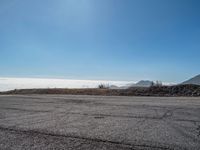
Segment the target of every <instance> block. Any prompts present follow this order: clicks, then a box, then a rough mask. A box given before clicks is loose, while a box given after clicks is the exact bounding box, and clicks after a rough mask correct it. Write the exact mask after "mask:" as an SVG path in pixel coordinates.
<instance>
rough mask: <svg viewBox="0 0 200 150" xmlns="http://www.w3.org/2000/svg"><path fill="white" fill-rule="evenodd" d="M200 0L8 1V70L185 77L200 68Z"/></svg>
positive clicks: (1, 34) (1, 54)
mask: <svg viewBox="0 0 200 150" xmlns="http://www.w3.org/2000/svg"><path fill="white" fill-rule="evenodd" d="M199 8H200V1H198V0H42V1H41V0H1V1H0V21H1V22H0V76H1V77H31V78H32V77H54V78H68V79H86V80H87V79H91V80H126V81H137V80H140V79H150V80H162V81H164V82H181V81H183V80H186V79H188V78H190V77H192V76H194V75H196V74H199V73H200V67H199V66H200V9H199Z"/></svg>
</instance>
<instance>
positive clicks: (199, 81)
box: [181, 74, 200, 85]
mask: <svg viewBox="0 0 200 150" xmlns="http://www.w3.org/2000/svg"><path fill="white" fill-rule="evenodd" d="M181 84H194V85H200V74H199V75H197V76H195V77H193V78H191V79H189V80H187V81H185V82H183V83H181Z"/></svg>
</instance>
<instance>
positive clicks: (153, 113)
mask: <svg viewBox="0 0 200 150" xmlns="http://www.w3.org/2000/svg"><path fill="white" fill-rule="evenodd" d="M0 149H9V150H10V149H11V150H12V149H13V150H16V149H17V150H21V149H43V150H47V149H69V150H70V149H80V150H94V149H99V150H102V149H103V150H104V149H109V150H121V149H122V150H125V149H127V150H128V149H156V150H157V149H161V150H162V149H177V150H178V149H188V150H191V149H192V150H195V149H196V150H199V149H200V98H158V97H157V98H153V97H101V96H70V95H68V96H64V95H59V96H57V95H32V96H0Z"/></svg>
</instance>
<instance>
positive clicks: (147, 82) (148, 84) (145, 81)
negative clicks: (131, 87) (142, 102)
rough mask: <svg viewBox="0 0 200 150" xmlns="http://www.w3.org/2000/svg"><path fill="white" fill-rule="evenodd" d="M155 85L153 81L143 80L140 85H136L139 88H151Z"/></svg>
mask: <svg viewBox="0 0 200 150" xmlns="http://www.w3.org/2000/svg"><path fill="white" fill-rule="evenodd" d="M153 84H154V83H153V81H149V80H141V81H139V82H138V83H136V84H135V86H138V87H150V86H152V85H153Z"/></svg>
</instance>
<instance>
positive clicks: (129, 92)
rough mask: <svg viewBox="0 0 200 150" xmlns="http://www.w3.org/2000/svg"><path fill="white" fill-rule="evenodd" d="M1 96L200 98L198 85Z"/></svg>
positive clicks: (28, 91) (27, 91) (39, 91)
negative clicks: (66, 95) (67, 95)
mask: <svg viewBox="0 0 200 150" xmlns="http://www.w3.org/2000/svg"><path fill="white" fill-rule="evenodd" d="M0 94H72V95H103V96H200V86H198V85H177V86H151V87H149V88H147V87H132V88H129V89H108V88H97V89H57V88H55V89H21V90H12V91H8V92H2V93H0Z"/></svg>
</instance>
